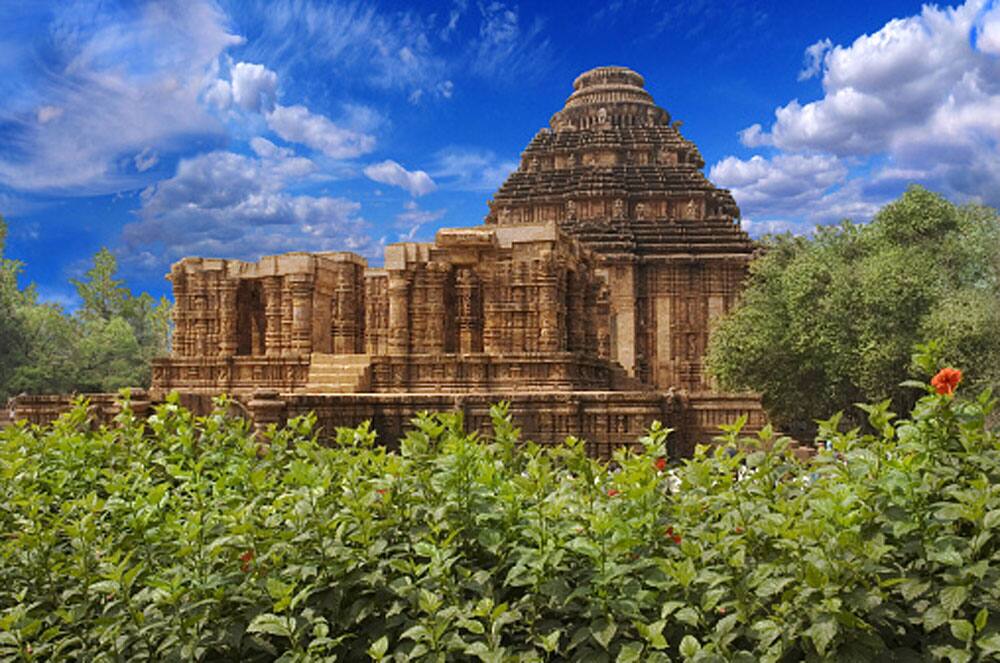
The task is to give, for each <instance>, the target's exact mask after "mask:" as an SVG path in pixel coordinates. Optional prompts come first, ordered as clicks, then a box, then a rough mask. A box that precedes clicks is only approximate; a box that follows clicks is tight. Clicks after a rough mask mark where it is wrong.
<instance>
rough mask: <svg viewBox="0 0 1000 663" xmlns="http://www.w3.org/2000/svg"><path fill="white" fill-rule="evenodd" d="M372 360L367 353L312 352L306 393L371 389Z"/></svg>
mask: <svg viewBox="0 0 1000 663" xmlns="http://www.w3.org/2000/svg"><path fill="white" fill-rule="evenodd" d="M371 383H372V360H371V357H369V356H368V355H334V354H325V353H321V352H314V353H313V354H312V357H311V358H310V362H309V377H308V378H307V379H306V387H305V392H306V393H308V394H351V393H358V392H366V391H370V390H371Z"/></svg>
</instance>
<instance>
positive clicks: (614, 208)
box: [486, 67, 753, 257]
mask: <svg viewBox="0 0 1000 663" xmlns="http://www.w3.org/2000/svg"><path fill="white" fill-rule="evenodd" d="M573 87H574V91H573V93H572V94H571V95H570V97H569V98H568V99H567V101H566V104H565V106H564V107H563V109H562V110H560V111H559V112H557V113H556V114H555V115H553V116H552V119H551V121H550V128H548V129H542V130H541V131H539V132H538V134H537V135H536V136H535V137H534V138H533V139H532V141H531V142H530V143H529V144H528V146H527V148H526V149H525V150H524V152H523V154H522V156H521V164H520V167H519V168H518V169H517V170H516V171H515V172H514V173H512V174H511V175H510V176H509V177H508V178H507V180H506V182H504V184H503V185H502V186H501V187H500V189H499V191H497V193H496V195H495V196H494V198H493V200H492V201H491V203H490V212H489V214H488V215H487V217H486V223H487V224H499V225H509V224H520V223H537V222H539V221H549V220H555V221H558V222H559V224H560V225H561V226H562V227H563V228H564V229H565V230H567V231H569V232H571V233H572V234H574V235H576V236H578V237H579V238H581V239H582V240H584V242H585V243H586V244H587V245H589V246H590V247H591V248H593V249H595V250H597V251H598V252H599V253H602V254H619V253H623V252H624V253H631V254H634V255H638V256H648V257H655V256H664V257H665V256H666V254H673V253H684V254H692V253H694V254H707V253H718V254H744V255H749V254H750V253H752V251H753V244H752V242H751V241H750V239H749V237H748V236H747V235H746V233H744V232H743V231H742V230H741V229H740V226H739V221H738V219H739V215H740V212H739V208H738V207H737V206H736V203H735V201H734V200H733V197H732V195H731V194H730V193H729V191H727V190H725V189H720V188H718V187H716V186H715V185H713V184H712V183H711V182H710V181H709V180H708V179H707V178H706V177H705V175H704V173H703V172H702V169H703V168H704V166H705V162H704V159H703V158H702V156H701V154H700V152H699V151H698V148H697V147H696V146H695V145H694V143H692V142H691V141H689V140H687V139H686V138H684V136H682V135H681V133H680V123H678V122H674V123H671V121H670V114H669V113H668V112H667V111H666V110H664V109H662V108H660V107H658V106H657V105H656V104H655V103H654V101H653V98H652V97H651V96H650V95H649V93H648V92H647V91H646V90H645V89H644V81H643V78H642V76H640V75H639V74H637V73H636V72H634V71H632V70H630V69H628V68H625V67H599V68H597V69H592V70H591V71H588V72H586V73H584V74H581V75H580V76H579V77H577V79H576V80H575V81H574V83H573Z"/></svg>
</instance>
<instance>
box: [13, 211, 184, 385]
mask: <svg viewBox="0 0 1000 663" xmlns="http://www.w3.org/2000/svg"><path fill="white" fill-rule="evenodd" d="M6 233H7V226H6V225H5V223H4V220H3V217H0V405H2V404H3V403H4V402H5V401H6V400H7V398H8V397H10V396H13V395H16V394H18V393H21V392H26V393H32V394H38V393H50V394H51V393H67V392H73V391H80V392H95V391H112V392H113V391H115V390H117V389H119V388H121V387H128V386H137V385H148V384H149V379H150V362H151V360H152V359H153V358H154V357H158V356H162V355H164V354H167V352H168V351H169V343H170V338H169V336H170V302H169V301H167V300H166V299H165V298H161V299H160V301H159V302H156V301H155V300H154V299H153V298H152V297H151V296H150V295H149V294H148V293H142V294H141V295H138V296H136V295H133V294H132V291H131V290H129V289H128V288H127V287H126V286H125V284H124V282H123V281H122V280H120V279H118V278H116V273H117V270H118V264H117V260H116V259H115V257H114V255H113V254H112V253H111V252H110V251H108V250H107V249H101V250H100V251H98V252H97V253H96V254H95V255H94V264H93V266H92V267H91V268H90V269H89V270H88V271H87V273H86V274H85V276H84V278H83V279H80V280H73V281H72V283H73V285H74V286H75V288H76V291H77V294H78V295H79V297H80V302H81V304H80V308H79V309H78V310H77V311H76V312H75V313H73V314H67V313H66V312H65V311H64V310H63V309H62V307H61V306H58V305H56V304H51V303H44V302H40V301H39V300H38V296H37V293H36V292H35V289H34V287H33V286H29V287H28V288H24V289H21V288H20V287H19V286H18V283H17V279H18V275H19V274H20V272H21V269H22V267H23V265H22V264H21V263H20V262H18V261H16V260H10V259H7V258H4V243H5V238H6Z"/></svg>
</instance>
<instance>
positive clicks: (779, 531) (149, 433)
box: [0, 385, 1000, 661]
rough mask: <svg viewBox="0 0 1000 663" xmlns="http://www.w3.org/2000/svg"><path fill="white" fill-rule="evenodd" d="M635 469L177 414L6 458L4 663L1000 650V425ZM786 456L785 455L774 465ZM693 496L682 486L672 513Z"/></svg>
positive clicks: (726, 453) (906, 429)
mask: <svg viewBox="0 0 1000 663" xmlns="http://www.w3.org/2000/svg"><path fill="white" fill-rule="evenodd" d="M924 387H925V388H926V389H927V390H928V394H927V395H926V396H925V397H924V398H922V399H921V400H920V401H919V403H918V404H917V406H916V408H915V410H914V411H913V413H912V416H911V418H910V419H909V420H905V421H899V420H895V419H894V417H893V415H892V414H891V413H889V412H888V411H887V406H886V405H876V406H871V407H868V408H867V409H868V413H869V418H870V422H871V425H872V427H873V429H874V430H877V431H879V432H880V433H879V434H878V435H864V436H862V435H860V434H859V433H858V432H857V431H851V432H838V431H837V423H838V422H837V420H836V419H834V420H831V421H830V422H826V423H825V424H824V425H823V426H822V427H821V429H822V434H823V435H824V436H825V438H826V439H828V440H829V441H830V442H831V444H832V447H833V451H830V452H824V453H822V454H821V455H820V456H819V457H818V458H817V459H816V460H815V461H814V462H812V463H811V464H801V463H799V462H797V461H795V460H794V459H793V458H792V457H791V456H790V454H789V453H788V452H787V450H786V447H787V443H786V441H784V440H776V441H773V440H770V439H768V438H767V435H766V433H765V435H764V438H763V439H762V440H747V439H738V437H737V436H738V434H739V433H738V425H734V426H733V427H731V428H730V429H729V430H728V432H727V437H726V439H725V440H724V441H723V443H722V444H721V445H720V446H719V447H716V448H714V449H704V448H703V449H699V451H698V452H697V454H696V455H695V457H694V458H692V459H689V460H685V461H683V462H681V463H680V464H678V465H676V466H674V468H673V469H669V468H667V469H664V468H663V467H662V463H660V462H658V459H660V458H662V457H663V453H664V449H665V439H666V436H667V431H666V430H664V429H661V428H659V427H654V428H653V429H652V430H651V431H650V432H649V434H648V436H647V437H645V438H644V439H643V442H644V445H645V451H644V452H643V453H626V452H622V453H620V454H619V455H618V456H617V457H616V458H615V462H614V463H612V464H610V465H608V464H602V463H600V462H597V461H594V460H592V459H589V458H588V457H587V456H586V455H585V453H584V451H583V446H582V444H580V443H579V442H577V441H574V440H569V441H568V442H567V444H566V445H564V446H560V447H558V448H542V447H539V446H536V445H533V444H531V443H526V444H523V445H522V443H521V442H520V441H519V440H518V433H517V431H516V429H515V428H514V427H513V426H512V424H511V421H510V418H509V416H508V415H507V412H506V410H505V408H503V407H502V406H501V407H497V408H495V409H494V412H493V419H494V433H493V435H492V437H491V438H490V439H479V438H478V437H477V436H475V435H465V434H464V433H463V432H462V426H461V421H460V420H459V418H458V417H457V416H455V415H440V414H439V415H426V416H421V417H420V418H418V419H417V420H416V421H415V422H414V428H413V430H412V431H411V432H409V433H408V434H407V435H406V437H405V438H404V439H403V440H402V441H401V444H400V451H399V452H398V453H391V452H387V451H386V450H384V449H383V448H382V447H380V446H378V445H377V444H376V443H375V434H374V433H373V432H372V431H370V430H369V429H368V428H367V427H365V426H361V427H359V428H358V429H356V430H353V429H344V430H339V431H338V432H337V438H336V443H335V444H333V445H331V446H321V445H319V444H317V443H316V441H315V439H314V433H313V423H314V422H313V420H312V419H310V418H300V419H296V420H294V421H292V422H290V423H289V424H288V426H287V427H285V428H282V429H280V430H272V431H271V432H270V434H269V435H268V436H266V440H261V441H258V440H255V439H254V437H253V436H252V435H251V434H250V433H249V431H248V429H247V426H246V424H245V423H243V422H242V421H240V420H238V419H231V418H227V417H226V416H225V415H224V414H223V413H222V412H223V410H222V409H221V408H220V411H219V412H217V413H215V414H212V415H210V416H207V417H202V418H196V417H194V416H192V415H191V414H190V413H189V412H187V411H185V410H184V409H182V408H181V407H179V406H178V405H177V403H176V402H168V403H167V404H165V405H163V406H161V407H159V408H157V410H156V414H155V415H153V416H151V417H150V418H149V419H148V420H139V419H137V418H135V417H134V416H133V415H132V414H131V413H130V412H129V411H128V410H127V409H126V411H125V412H124V413H123V414H122V415H121V417H120V418H119V426H118V427H116V428H113V429H109V430H100V431H97V432H90V431H89V430H88V427H87V425H86V421H85V417H86V415H85V410H84V409H83V408H82V407H80V408H77V409H76V410H75V411H74V412H72V413H71V414H69V415H67V416H65V417H63V418H62V419H61V420H60V421H59V422H58V423H57V424H55V425H54V426H52V427H50V428H44V429H43V428H33V427H26V426H19V427H15V428H11V429H8V430H6V431H4V432H3V433H0V659H3V660H120V661H138V660H214V661H219V660H231V661H264V660H273V659H276V658H279V657H280V658H281V659H282V660H331V661H332V660H339V661H357V660H368V659H369V657H370V658H371V659H375V660H383V661H406V660H432V661H433V660H483V661H502V660H503V661H506V660H528V661H530V660H593V661H602V660H604V661H658V660H662V661H667V660H700V661H727V660H734V661H756V660H763V661H779V660H782V661H784V660H789V661H790V660H802V659H805V660H838V661H839V660H872V659H876V658H879V659H882V660H885V661H893V660H897V661H911V660H924V659H926V660H935V659H948V660H952V661H966V660H972V659H974V658H978V659H985V658H990V657H995V656H997V652H998V651H1000V601H998V597H1000V545H998V538H997V534H998V533H1000V485H998V480H1000V444H998V440H997V437H995V436H994V435H993V434H991V433H990V432H988V431H987V429H986V427H985V426H984V417H985V416H986V414H987V413H988V412H989V410H990V408H991V406H992V402H991V400H990V399H989V397H988V396H987V395H984V396H982V397H980V398H978V399H975V400H963V399H962V398H960V397H952V396H950V395H939V394H937V393H934V391H933V389H931V388H930V387H927V386H926V385H924ZM768 447H769V448H768ZM674 477H676V479H678V480H679V481H680V487H679V489H678V490H677V492H671V485H672V483H673V482H674V480H675V479H674Z"/></svg>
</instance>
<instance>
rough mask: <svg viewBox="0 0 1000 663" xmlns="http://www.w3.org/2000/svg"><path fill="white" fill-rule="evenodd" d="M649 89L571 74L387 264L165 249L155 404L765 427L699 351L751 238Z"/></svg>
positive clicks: (692, 432) (325, 418)
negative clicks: (169, 291)
mask: <svg viewBox="0 0 1000 663" xmlns="http://www.w3.org/2000/svg"><path fill="white" fill-rule="evenodd" d="M643 86H644V83H643V79H642V77H641V76H640V75H639V74H637V73H635V72H633V71H631V70H628V69H625V68H622V67H601V68H598V69H594V70H592V71H589V72H586V73H584V74H583V75H581V76H580V77H579V78H577V79H576V81H575V82H574V91H573V93H572V94H571V95H570V97H569V99H568V100H567V102H566V105H565V107H564V108H563V109H562V110H561V111H559V112H558V113H556V114H555V115H554V116H553V117H552V120H551V123H550V128H547V129H543V130H541V131H540V132H539V133H538V134H537V135H536V136H535V138H534V139H533V140H532V141H531V143H530V144H529V145H528V147H527V149H526V150H525V151H524V153H523V155H522V159H521V164H520V167H519V168H518V169H517V171H516V172H514V173H513V174H511V175H510V177H509V178H508V179H507V181H506V182H505V183H504V184H503V186H502V187H501V188H500V190H499V191H498V192H497V193H496V195H495V196H494V198H493V200H492V201H490V204H489V213H488V215H487V217H486V220H485V224H483V225H481V226H477V227H472V228H461V229H449V230H442V231H440V232H438V233H437V236H436V239H435V241H434V242H433V243H402V244H395V245H391V246H389V247H388V248H387V250H386V254H385V264H384V266H383V267H381V268H372V267H369V266H368V265H367V263H366V261H365V260H364V259H362V258H361V257H359V256H357V255H354V254H351V253H289V254H284V255H278V256H267V257H264V258H261V259H260V260H258V261H256V262H244V261H239V260H222V259H205V258H187V259H184V260H182V261H180V262H178V263H177V264H175V265H174V266H173V268H172V269H171V272H170V275H169V277H168V278H169V279H170V280H171V281H172V283H173V288H174V300H175V332H174V349H173V355H172V356H171V357H169V358H162V359H158V360H156V361H155V362H154V365H153V383H152V386H151V389H150V393H149V396H150V400H151V401H152V402H154V403H155V402H156V401H157V400H158V399H160V398H162V397H163V396H164V394H165V393H166V392H168V391H170V390H177V391H179V392H181V394H182V395H183V396H184V397H185V398H187V399H188V400H189V401H190V402H193V403H199V402H200V403H202V404H203V403H204V401H205V399H207V398H208V397H209V396H211V395H214V394H218V393H222V392H226V393H230V394H233V395H235V396H236V397H237V398H238V399H240V401H242V402H243V403H244V404H245V406H246V408H247V409H248V411H249V412H250V414H251V415H252V416H253V417H254V419H255V421H256V423H257V424H258V425H264V424H267V423H271V422H280V421H281V420H283V419H284V418H286V417H288V416H292V415H295V414H300V413H305V412H310V411H312V412H316V413H317V416H318V420H319V422H320V424H321V425H323V426H324V427H325V428H326V429H327V430H330V429H332V427H334V426H338V425H356V424H358V423H360V422H361V421H363V420H365V419H371V420H373V423H374V425H375V427H376V429H377V430H379V431H380V433H381V435H382V436H383V439H384V440H385V441H387V442H388V443H392V441H394V440H395V439H396V436H397V435H398V434H399V433H400V432H401V431H402V429H403V428H404V427H405V425H406V423H407V422H408V420H409V419H410V418H411V417H412V416H413V415H414V414H416V413H417V412H419V411H421V410H452V409H457V410H460V411H462V412H463V414H464V415H465V421H466V423H467V425H468V427H469V428H471V429H479V428H485V427H487V426H488V423H489V407H490V405H491V404H492V403H495V402H497V401H500V400H508V401H510V402H511V403H512V409H513V412H514V414H515V416H516V418H517V421H518V423H519V424H520V425H521V426H522V428H523V429H524V432H525V434H526V436H528V437H531V438H532V439H535V440H536V441H539V442H553V441H558V440H561V439H562V438H564V437H565V436H566V435H576V436H578V437H582V438H585V439H587V440H589V442H590V443H591V450H592V451H593V452H594V453H595V454H598V455H602V456H607V455H608V454H610V451H611V449H612V448H613V447H614V446H616V445H622V444H629V443H635V442H636V440H637V439H638V437H639V436H640V435H641V433H642V431H643V430H644V429H645V428H646V427H647V426H648V425H649V424H650V423H651V422H652V421H653V420H660V421H662V422H664V423H665V424H666V425H668V426H670V427H672V428H674V429H675V430H676V431H677V432H676V433H675V435H674V436H673V437H672V439H673V441H674V451H675V452H680V453H683V452H685V451H688V450H690V448H691V446H692V445H693V444H694V443H695V442H699V441H706V440H708V439H710V438H711V437H712V435H713V434H715V433H716V432H717V430H718V429H717V426H718V424H720V423H725V422H727V421H731V420H732V419H735V418H736V417H737V416H739V415H740V414H746V415H747V416H748V417H749V426H748V428H750V429H751V430H752V429H755V428H759V427H760V426H761V425H763V423H764V417H763V413H762V411H761V410H760V407H759V403H758V402H757V400H756V399H754V398H753V397H748V396H747V395H727V394H719V393H714V392H713V391H712V390H711V385H710V384H709V381H708V379H707V378H706V376H705V372H704V369H703V365H702V356H703V354H704V351H705V346H706V342H707V337H708V332H709V327H710V324H711V321H712V319H713V318H715V317H716V316H718V315H721V314H722V313H724V312H725V311H727V310H728V309H729V308H730V307H731V306H732V305H733V303H734V302H735V299H736V297H737V295H738V293H739V291H740V286H741V282H742V280H743V279H744V277H745V275H746V270H747V265H748V262H749V260H750V257H751V254H752V252H753V250H754V246H753V244H752V243H751V241H750V240H749V239H748V238H747V236H746V234H745V233H743V232H742V231H741V230H740V227H739V223H738V221H737V217H738V216H739V210H738V209H737V207H736V205H735V203H734V201H733V199H732V197H731V196H730V194H729V193H728V192H727V191H724V190H720V189H717V188H715V187H714V186H713V185H712V184H711V183H710V182H709V181H708V180H707V179H706V178H705V177H704V175H703V174H702V168H703V166H704V162H703V161H702V158H701V156H700V155H699V153H698V150H697V148H696V147H695V146H694V145H693V144H692V143H691V142H689V141H688V140H686V139H685V138H683V137H682V136H681V134H680V132H679V130H678V123H676V122H675V123H673V124H671V121H670V116H669V114H668V113H667V112H666V111H665V110H663V109H661V108H659V107H657V106H656V105H655V104H654V103H653V100H652V98H651V97H650V95H649V94H648V93H647V92H646V91H645V90H644V89H643ZM199 399H200V400H199ZM26 407H27V404H26ZM38 407H39V408H41V409H39V410H38V411H37V412H35V413H34V415H33V416H34V417H35V418H36V419H41V418H44V416H45V412H43V411H42V410H43V409H44V408H45V407H49V408H54V407H55V405H53V404H48V405H46V404H44V403H39V405H38Z"/></svg>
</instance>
